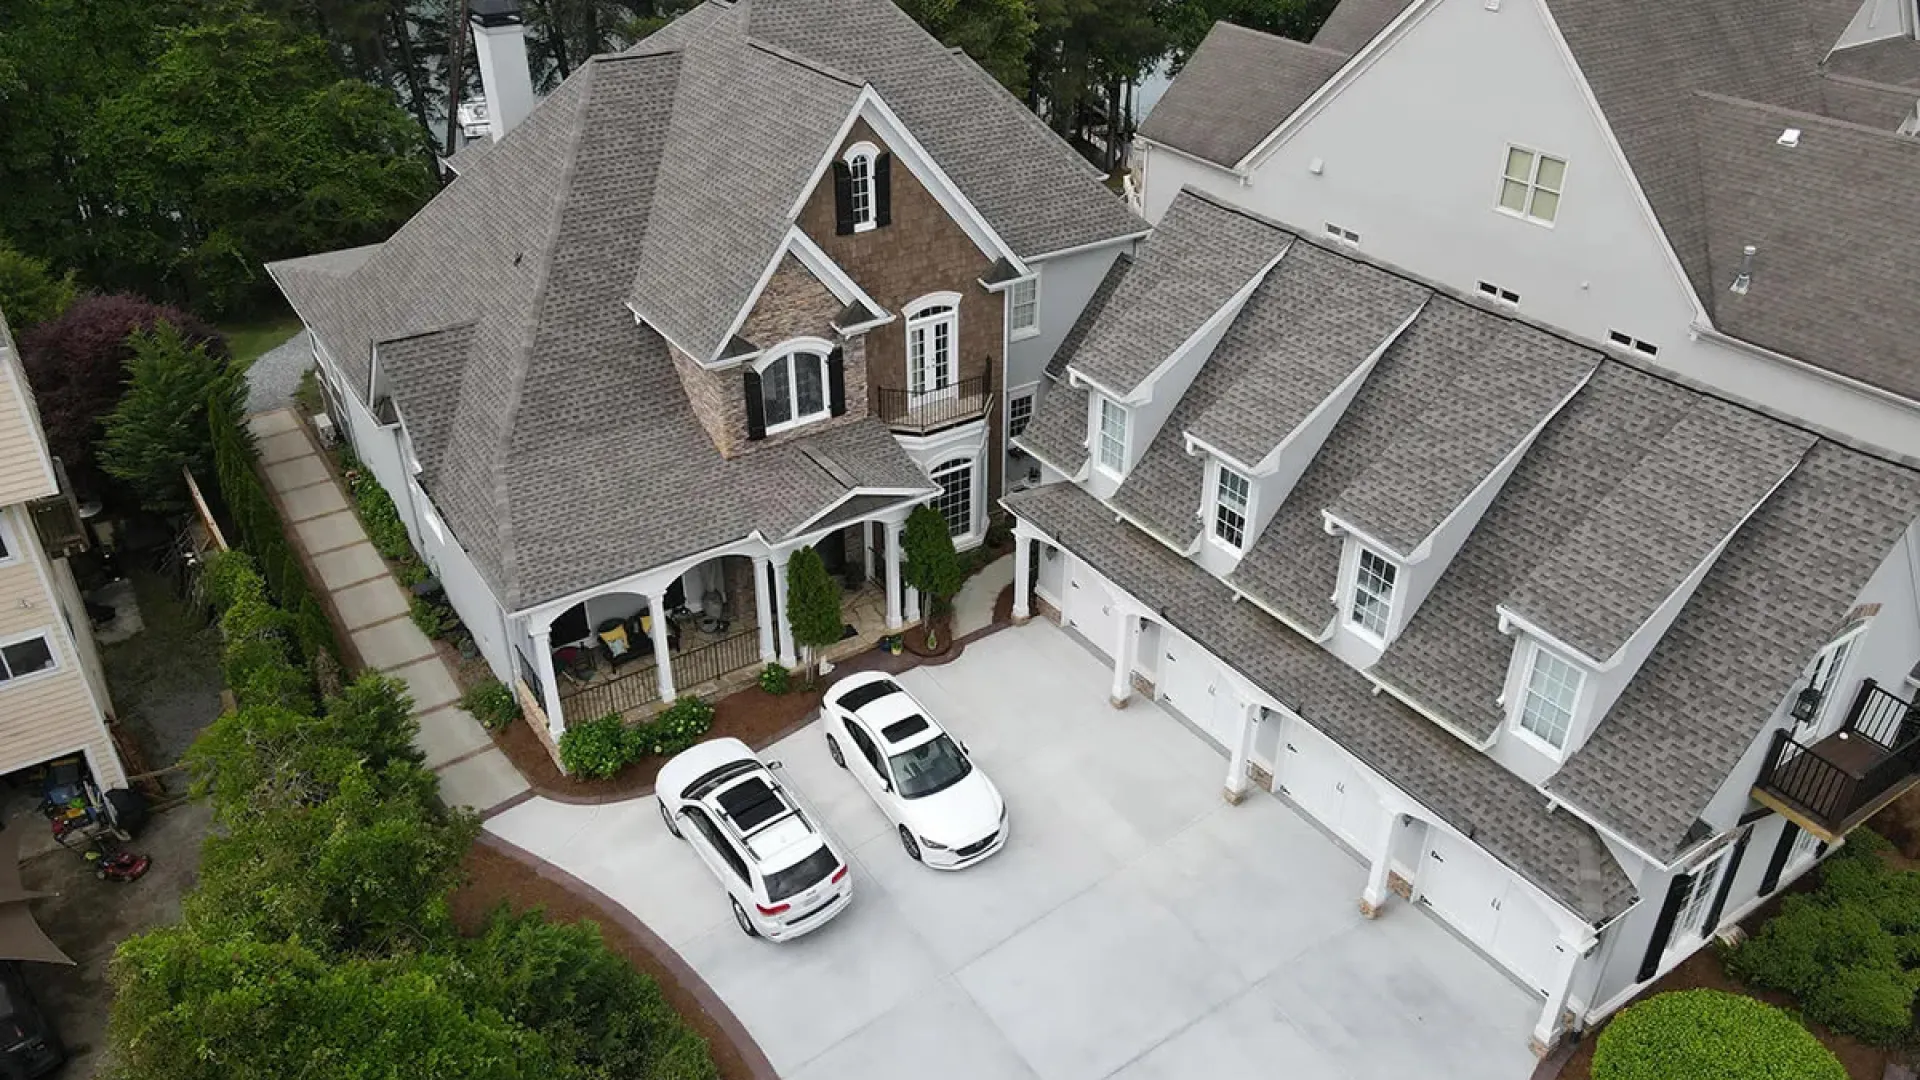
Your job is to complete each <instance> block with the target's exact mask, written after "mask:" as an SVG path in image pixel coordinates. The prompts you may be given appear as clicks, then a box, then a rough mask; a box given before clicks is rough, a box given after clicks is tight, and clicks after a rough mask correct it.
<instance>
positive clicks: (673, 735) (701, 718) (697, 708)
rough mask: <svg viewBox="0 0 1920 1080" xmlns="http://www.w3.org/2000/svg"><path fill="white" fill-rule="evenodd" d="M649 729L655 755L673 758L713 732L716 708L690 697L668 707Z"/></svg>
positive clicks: (650, 724)
mask: <svg viewBox="0 0 1920 1080" xmlns="http://www.w3.org/2000/svg"><path fill="white" fill-rule="evenodd" d="M646 726H647V728H648V729H649V731H650V734H651V736H652V743H653V748H652V752H653V753H655V754H659V755H662V756H672V755H674V754H677V753H679V752H680V751H682V750H685V749H686V748H687V747H689V746H692V745H693V744H694V743H697V742H699V741H700V739H701V738H702V737H703V736H705V735H706V733H707V732H709V731H711V730H713V706H712V705H709V704H707V703H706V702H704V701H702V700H700V699H699V698H697V697H693V696H692V695H688V696H686V697H683V698H680V699H679V700H678V701H675V702H674V703H673V704H672V705H670V706H668V707H667V709H666V711H665V712H662V713H661V714H660V715H658V716H656V717H654V718H653V719H652V721H650V722H649V723H648V724H647V725H646Z"/></svg>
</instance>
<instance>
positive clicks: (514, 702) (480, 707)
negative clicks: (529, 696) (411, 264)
mask: <svg viewBox="0 0 1920 1080" xmlns="http://www.w3.org/2000/svg"><path fill="white" fill-rule="evenodd" d="M460 707H461V708H463V709H465V710H467V712H469V713H471V714H473V718H474V719H475V720H478V721H480V723H481V724H483V725H485V726H486V728H487V730H488V731H498V730H500V729H501V728H503V727H506V726H507V725H508V724H511V723H513V722H514V721H515V720H518V719H520V699H519V698H517V697H515V696H514V693H513V688H512V687H510V686H508V685H507V684H506V683H503V682H501V681H500V680H499V679H488V680H487V681H486V682H483V683H481V684H480V685H479V686H476V687H474V688H473V689H471V690H469V691H467V693H466V696H465V697H463V698H461V699H460Z"/></svg>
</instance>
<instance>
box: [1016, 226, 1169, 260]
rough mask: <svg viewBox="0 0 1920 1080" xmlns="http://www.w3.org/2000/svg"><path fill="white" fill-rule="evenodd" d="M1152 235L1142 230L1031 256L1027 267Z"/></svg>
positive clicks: (1151, 231) (1128, 242) (1150, 232)
mask: <svg viewBox="0 0 1920 1080" xmlns="http://www.w3.org/2000/svg"><path fill="white" fill-rule="evenodd" d="M1152 233H1153V230H1152V229H1141V230H1140V231H1139V232H1131V233H1124V234H1122V235H1120V236H1114V237H1109V238H1108V239H1105V240H1094V241H1092V242H1090V243H1085V244H1076V245H1074V246H1073V247H1067V248H1060V249H1058V250H1056V251H1048V252H1044V253H1042V254H1039V255H1029V256H1027V265H1028V266H1032V265H1033V264H1034V263H1037V262H1046V261H1047V260H1048V259H1063V258H1066V257H1067V256H1069V255H1079V254H1081V253H1083V252H1088V251H1094V250H1097V249H1099V248H1103V247H1112V246H1114V245H1115V244H1131V243H1133V242H1134V241H1136V240H1145V239H1146V238H1147V237H1148V236H1149V235H1151V234H1152Z"/></svg>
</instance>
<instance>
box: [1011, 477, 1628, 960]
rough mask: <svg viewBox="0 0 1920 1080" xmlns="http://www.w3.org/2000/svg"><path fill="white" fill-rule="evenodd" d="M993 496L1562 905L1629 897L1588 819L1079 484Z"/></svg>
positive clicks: (1600, 916) (1601, 913) (1604, 911)
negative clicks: (1383, 690) (1240, 596)
mask: <svg viewBox="0 0 1920 1080" xmlns="http://www.w3.org/2000/svg"><path fill="white" fill-rule="evenodd" d="M1006 504H1007V506H1008V507H1009V508H1010V509H1011V510H1012V511H1013V512H1014V513H1015V514H1016V515H1018V516H1019V517H1021V518H1024V519H1026V520H1028V521H1031V522H1033V523H1034V524H1035V525H1037V526H1039V527H1040V529H1041V530H1043V531H1044V532H1046V533H1047V534H1048V535H1049V536H1051V537H1053V538H1054V539H1055V540H1058V541H1059V542H1060V543H1061V544H1063V545H1065V546H1066V547H1067V548H1068V550H1070V551H1072V552H1073V553H1074V555H1075V556H1076V557H1078V558H1081V559H1084V560H1086V561H1087V562H1088V563H1090V564H1091V565H1092V566H1093V568H1094V569H1095V570H1097V571H1099V572H1100V573H1101V574H1102V575H1103V576H1105V577H1107V578H1108V579H1109V580H1111V581H1113V582H1114V583H1115V584H1116V585H1118V586H1119V587H1120V588H1122V589H1125V590H1126V591H1127V592H1128V593H1130V594H1131V595H1132V596H1133V597H1134V598H1135V599H1138V600H1140V601H1141V602H1142V603H1144V604H1145V605H1146V606H1147V607H1149V608H1150V609H1152V610H1154V611H1155V612H1157V613H1158V614H1159V617H1160V618H1162V619H1164V620H1165V621H1166V622H1167V623H1168V624H1170V625H1172V626H1173V627H1174V628H1176V629H1178V630H1179V631H1180V632H1182V633H1184V634H1186V635H1188V636H1189V637H1192V638H1193V639H1194V640H1195V641H1197V642H1199V643H1200V645H1201V646H1202V647H1204V648H1206V649H1207V650H1208V651H1209V652H1211V653H1213V654H1214V655H1215V656H1218V657H1221V658H1224V659H1227V660H1229V661H1231V662H1232V663H1233V664H1234V665H1235V667H1236V669H1237V670H1238V671H1239V672H1240V673H1241V674H1242V675H1243V676H1245V677H1246V678H1248V679H1249V680H1251V681H1252V682H1253V683H1254V684H1256V685H1258V686H1259V687H1260V688H1261V689H1263V690H1265V691H1266V692H1267V693H1269V694H1272V695H1273V696H1274V698H1275V699H1276V700H1278V701H1280V702H1282V703H1283V704H1285V705H1286V706H1287V707H1288V708H1290V709H1292V710H1293V711H1294V712H1295V713H1297V714H1298V715H1299V716H1300V717H1301V719H1303V720H1305V721H1306V722H1307V723H1309V724H1311V725H1313V726H1314V727H1315V728H1317V729H1318V730H1320V731H1322V732H1324V733H1325V734H1326V735H1327V736H1328V737H1329V738H1331V739H1333V740H1334V741H1335V742H1337V743H1339V744H1340V745H1341V746H1343V747H1345V748H1346V749H1347V750H1348V751H1349V752H1351V753H1352V754H1353V755H1354V756H1355V757H1357V758H1359V759H1360V760H1361V761H1363V762H1365V763H1366V764H1367V765H1368V767H1370V768H1372V769H1374V770H1375V771H1377V772H1379V773H1380V774H1381V775H1382V776H1384V777H1385V778H1386V779H1388V780H1389V781H1391V782H1392V783H1393V784H1395V785H1396V786H1397V787H1399V788H1400V789H1401V790H1403V791H1405V792H1406V793H1407V794H1408V795H1410V796H1412V797H1413V798H1414V799H1416V800H1418V801H1419V802H1420V803H1421V804H1422V805H1423V806H1425V807H1427V808H1428V809H1429V810H1431V811H1433V813H1434V814H1436V815H1437V816H1439V817H1440V818H1441V820H1443V821H1445V822H1446V823H1447V824H1449V825H1451V826H1453V827H1454V828H1456V829H1459V830H1460V831H1461V832H1463V833H1465V834H1467V835H1468V836H1471V837H1472V838H1473V841H1474V843H1476V844H1478V845H1480V846H1481V847H1483V848H1485V849H1486V850H1487V851H1488V852H1489V853H1491V854H1492V855H1493V856H1494V857H1496V858H1498V859H1500V860H1501V861H1502V862H1504V863H1506V864H1507V865H1508V866H1510V867H1512V868H1513V869H1514V870H1516V871H1518V872H1519V873H1520V874H1521V875H1522V876H1524V877H1525V878H1526V879H1527V880H1529V881H1531V882H1533V883H1534V884H1535V885H1537V886H1539V887H1540V888H1541V889H1542V890H1543V891H1544V892H1546V893H1547V895H1549V896H1552V897H1553V898H1555V899H1556V900H1558V901H1559V902H1560V903H1562V904H1564V905H1566V906H1567V907H1568V908H1569V909H1570V910H1572V911H1574V912H1577V913H1578V914H1579V915H1581V916H1582V917H1583V918H1586V919H1588V920H1591V921H1593V922H1596V923H1597V922H1599V921H1602V920H1604V919H1606V918H1608V917H1611V916H1612V915H1615V914H1618V913H1619V912H1621V911H1623V910H1625V909H1626V907H1627V906H1628V905H1629V904H1631V903H1632V902H1633V900H1634V891H1633V885H1632V883H1631V882H1630V881H1628V880H1627V878H1626V875H1625V874H1624V873H1622V871H1621V870H1620V867H1619V865H1618V863H1616V862H1615V861H1614V860H1613V859H1612V858H1611V857H1610V856H1608V855H1607V854H1606V852H1605V849H1604V847H1603V845H1602V844H1601V842H1600V839H1599V837H1598V836H1597V835H1596V834H1595V833H1594V831H1593V829H1592V828H1591V827H1589V826H1588V825H1586V824H1585V823H1583V822H1581V821H1580V820H1579V819H1578V818H1576V817H1574V816H1573V815H1571V814H1566V813H1557V812H1554V811H1552V810H1550V809H1548V803H1547V800H1546V799H1545V798H1544V797H1543V796H1542V795H1541V794H1540V793H1539V792H1538V791H1537V790H1535V789H1534V788H1533V786H1532V785H1530V784H1528V783H1527V782H1526V781H1524V780H1522V779H1520V778H1519V777H1517V776H1515V775H1513V774H1512V773H1509V772H1507V771H1506V770H1505V769H1504V768H1502V767H1501V766H1500V765H1499V764H1497V763H1495V762H1494V761H1493V760H1491V759H1490V758H1488V757H1486V756H1485V755H1483V754H1479V753H1476V752H1475V751H1474V750H1472V749H1471V748H1470V747H1468V746H1466V745H1465V744H1464V743H1462V742H1460V741H1459V740H1458V739H1455V738H1454V737H1453V736H1451V735H1448V734H1446V733H1445V732H1443V731H1441V730H1440V729H1439V728H1437V727H1435V726H1434V725H1433V724H1431V723H1429V722H1428V721H1427V720H1426V719H1425V718H1424V717H1421V716H1420V715H1419V714H1417V713H1415V712H1414V711H1412V710H1411V709H1408V708H1406V707H1405V706H1403V705H1401V704H1399V703H1398V702H1396V701H1395V700H1394V699H1392V698H1391V697H1388V696H1386V695H1383V694H1376V693H1374V692H1373V688H1372V686H1371V685H1370V684H1369V683H1368V682H1367V680H1366V677H1365V676H1363V675H1361V674H1360V673H1359V672H1357V671H1354V670H1353V669H1352V668H1349V667H1348V666H1347V665H1346V664H1345V663H1344V662H1343V661H1341V660H1340V659H1339V658H1337V657H1335V656H1334V655H1332V654H1331V653H1328V652H1326V651H1325V650H1324V649H1322V648H1320V647H1319V646H1318V645H1315V644H1313V643H1312V642H1309V641H1307V640H1306V639H1304V638H1302V637H1300V636H1299V635H1298V634H1295V633H1293V632H1292V631H1290V630H1288V629H1287V628H1286V627H1284V626H1282V625H1281V624H1279V623H1277V622H1275V621H1274V620H1273V619H1271V618H1269V617H1268V616H1267V615H1265V614H1263V613H1262V612H1260V611H1258V610H1256V609H1254V608H1253V607H1251V606H1250V605H1247V604H1241V603H1236V602H1235V601H1234V599H1233V595H1232V592H1231V590H1229V589H1228V588H1227V587H1226V586H1225V585H1224V584H1222V583H1221V582H1220V581H1219V580H1217V579H1216V578H1214V577H1213V576H1212V575H1210V574H1208V573H1207V572H1206V571H1205V570H1203V569H1201V568H1200V567H1199V566H1197V565H1195V564H1194V563H1192V562H1190V561H1188V560H1186V559H1184V558H1182V557H1180V556H1179V555H1176V554H1175V553H1173V552H1171V551H1169V550H1168V549H1167V548H1166V547H1164V546H1162V545H1161V544H1158V543H1155V542H1154V541H1153V540H1151V539H1149V538H1148V537H1147V536H1145V535H1144V534H1142V533H1141V532H1139V531H1138V530H1136V529H1134V528H1132V527H1131V526H1129V525H1127V524H1125V523H1124V522H1118V521H1115V520H1114V516H1113V514H1112V512H1111V511H1109V510H1108V509H1106V508H1105V507H1104V506H1102V505H1101V504H1100V502H1099V501H1098V500H1096V499H1094V498H1093V497H1092V496H1091V495H1088V494H1087V493H1086V492H1084V491H1082V490H1081V489H1079V488H1076V487H1073V486H1072V485H1068V484H1053V485H1049V486H1047V487H1044V488H1038V489H1035V490H1032V491H1025V492H1020V493H1018V494H1015V495H1010V496H1008V497H1007V499H1006Z"/></svg>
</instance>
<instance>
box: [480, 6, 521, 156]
mask: <svg viewBox="0 0 1920 1080" xmlns="http://www.w3.org/2000/svg"><path fill="white" fill-rule="evenodd" d="M467 17H468V19H469V21H471V22H472V23H473V53H474V60H475V62H477V63H478V64H479V65H480V84H481V85H482V86H484V87H486V91H487V130H488V131H489V132H491V133H492V135H493V141H495V142H499V141H500V138H501V136H503V135H505V134H506V133H507V132H509V131H511V130H513V128H514V126H515V125H516V124H518V123H520V121H522V120H525V119H526V118H527V114H528V113H530V112H532V111H533V69H532V68H531V67H530V66H528V64H527V24H526V21H525V20H524V19H523V18H521V15H520V0H471V2H470V4H469V5H468V8H467Z"/></svg>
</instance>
